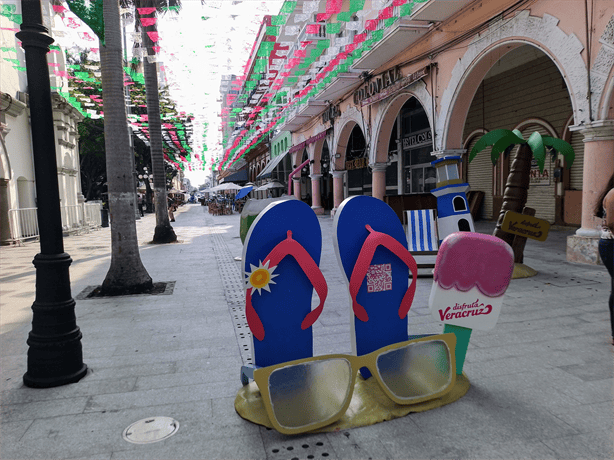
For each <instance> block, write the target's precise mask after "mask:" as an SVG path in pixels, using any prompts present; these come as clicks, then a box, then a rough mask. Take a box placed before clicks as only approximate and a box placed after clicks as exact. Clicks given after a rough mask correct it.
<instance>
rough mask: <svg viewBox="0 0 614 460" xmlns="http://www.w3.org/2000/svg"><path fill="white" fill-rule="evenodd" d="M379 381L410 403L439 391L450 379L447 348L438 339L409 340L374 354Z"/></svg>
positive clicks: (449, 357) (449, 358) (449, 360)
mask: <svg viewBox="0 0 614 460" xmlns="http://www.w3.org/2000/svg"><path fill="white" fill-rule="evenodd" d="M377 370H378V372H379V375H380V377H381V379H382V382H383V383H384V385H386V387H388V389H389V390H390V392H391V393H392V394H393V395H395V396H396V397H397V398H399V399H402V400H406V401H407V402H409V403H411V402H412V401H413V400H417V399H428V397H429V396H431V395H435V394H437V393H439V392H440V391H443V390H444V389H445V388H446V387H447V386H448V385H449V384H450V382H451V381H452V371H451V356H450V350H449V349H448V346H447V345H446V343H445V342H444V341H442V340H433V341H428V342H417V343H410V344H407V345H405V346H404V347H401V348H396V349H394V350H390V351H387V352H385V353H382V354H381V355H379V356H378V357H377Z"/></svg>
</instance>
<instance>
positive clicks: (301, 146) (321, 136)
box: [288, 131, 326, 153]
mask: <svg viewBox="0 0 614 460" xmlns="http://www.w3.org/2000/svg"><path fill="white" fill-rule="evenodd" d="M325 137H326V131H322V132H320V133H318V134H316V135H315V136H311V137H310V138H309V139H307V140H306V141H303V142H301V143H300V144H296V145H293V146H292V147H290V149H289V150H288V153H294V152H298V151H299V150H303V149H304V148H305V147H306V146H308V145H309V144H313V143H314V142H317V141H319V140H320V139H324V138H325Z"/></svg>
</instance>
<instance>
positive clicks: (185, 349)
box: [0, 205, 614, 459]
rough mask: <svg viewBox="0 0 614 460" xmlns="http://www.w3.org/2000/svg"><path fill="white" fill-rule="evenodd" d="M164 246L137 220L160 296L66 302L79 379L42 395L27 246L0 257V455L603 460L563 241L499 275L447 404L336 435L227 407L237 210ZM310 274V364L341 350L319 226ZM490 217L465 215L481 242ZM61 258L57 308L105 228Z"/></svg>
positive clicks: (584, 284) (235, 306) (584, 277)
mask: <svg viewBox="0 0 614 460" xmlns="http://www.w3.org/2000/svg"><path fill="white" fill-rule="evenodd" d="M176 219H177V220H176V222H175V223H174V228H175V231H176V233H177V236H178V238H179V240H180V241H179V243H176V244H169V245H162V246H157V245H152V244H148V241H149V240H150V239H151V237H152V236H153V228H154V225H155V219H154V216H153V215H151V214H149V215H146V216H145V217H144V218H142V219H141V220H139V221H137V228H138V231H139V241H140V250H141V257H142V259H143V263H144V265H145V267H146V268H147V270H148V271H149V273H150V275H151V276H152V278H153V279H154V281H176V283H175V287H174V291H173V293H172V294H171V295H156V296H152V295H141V296H128V297H116V298H98V299H84V300H77V307H76V313H77V321H78V325H79V327H80V328H81V330H82V332H83V341H82V343H83V353H84V361H85V362H86V363H87V365H88V367H89V372H88V374H87V376H86V377H85V378H83V379H82V380H81V381H80V382H78V383H76V384H72V385H66V386H63V387H58V388H52V389H42V390H41V389H30V388H26V387H24V386H23V385H22V381H21V378H22V375H23V373H24V372H25V370H26V352H27V345H26V338H27V334H28V332H29V330H30V321H31V310H30V306H31V304H32V302H33V300H34V286H35V284H34V283H35V277H34V268H33V265H32V263H31V261H32V259H33V257H34V255H35V254H36V253H37V252H38V251H39V246H38V243H36V242H31V243H26V244H25V245H23V246H21V247H2V248H0V281H1V284H0V360H1V361H0V458H2V459H35V458H40V459H137V458H146V459H183V458H186V459H218V458H220V459H222V458H223V459H243V458H256V459H265V458H266V459H291V458H301V459H303V458H310V459H311V458H317V459H324V458H347V459H350V458H351V459H359V458H361V459H362V458H364V459H366V458H374V459H375V458H395V459H409V458H442V459H443V458H489V459H491V458H530V459H545V458H560V459H568V458H569V459H572V458H573V459H576V458H578V459H579V458H583V459H584V458H586V459H598V458H602V459H610V458H614V450H613V441H612V428H613V426H612V425H613V423H612V422H613V413H614V411H613V401H612V400H613V383H614V375H613V374H614V372H613V369H614V359H613V358H614V354H613V347H612V345H610V344H609V343H608V338H609V319H608V311H607V304H606V301H607V296H608V294H609V291H608V289H609V279H608V276H607V272H606V270H605V268H604V267H595V266H586V265H579V264H573V263H568V262H566V261H565V239H566V237H567V235H569V234H571V233H572V231H571V230H553V231H551V234H550V236H549V237H548V240H547V241H546V242H545V243H538V242H534V241H528V243H527V247H526V251H525V263H526V264H527V265H529V266H531V267H533V268H535V269H536V270H538V272H539V274H538V275H537V276H535V277H533V278H528V279H523V280H514V281H512V283H511V285H510V287H509V289H508V291H507V295H506V298H505V302H504V307H503V311H502V313H501V316H500V318H499V322H498V324H497V326H496V328H495V329H494V330H493V331H489V332H480V331H474V333H473V335H472V339H471V343H470V347H469V351H468V354H467V361H466V364H465V372H466V374H467V376H468V377H469V380H470V381H471V388H470V390H469V392H468V393H467V395H466V396H464V397H463V398H462V399H461V400H460V401H458V402H456V403H454V404H451V405H449V406H445V407H443V408H440V409H437V410H433V411H430V412H426V413H421V414H411V415H409V416H407V417H403V418H401V419H397V420H393V421H390V422H385V423H380V424H377V425H374V426H370V427H363V428H356V429H352V430H347V431H343V432H337V433H328V434H308V435H302V436H296V437H286V436H283V435H280V434H279V433H277V432H275V431H272V430H268V429H265V428H263V427H259V426H256V425H253V424H251V423H250V422H247V421H244V420H243V419H241V418H240V417H239V416H238V415H237V414H236V413H235V411H234V406H233V403H234V396H235V395H236V392H237V391H238V390H239V388H240V381H239V368H240V365H241V364H242V363H243V362H247V361H248V360H249V347H248V345H247V344H248V343H249V336H248V334H247V331H246V328H245V321H244V316H243V314H242V308H241V305H242V303H241V302H242V301H241V277H240V263H239V262H237V261H235V259H234V258H235V257H240V256H241V252H242V245H241V240H240V238H239V231H238V228H239V216H238V215H237V214H235V215H231V216H216V217H213V216H210V215H209V214H207V213H206V208H204V207H201V206H197V205H189V206H184V207H182V208H180V210H179V211H178V212H177V213H176ZM319 220H320V224H321V227H322V232H323V236H324V238H323V240H324V241H323V254H322V262H321V268H322V272H323V274H324V276H325V278H326V280H327V282H328V285H329V296H328V299H327V302H326V305H325V308H324V312H323V313H322V315H321V317H320V319H319V320H318V321H317V323H316V324H315V325H314V328H313V332H314V336H316V338H315V340H314V348H315V350H314V351H315V353H316V354H324V353H331V352H336V353H340V352H349V350H350V345H349V321H350V316H349V298H348V294H347V291H346V287H345V281H344V278H343V276H342V274H341V270H340V269H339V267H338V266H337V261H336V257H335V255H334V251H333V246H332V239H331V236H332V220H331V219H330V217H327V216H322V217H320V218H319ZM492 227H493V224H492V223H490V222H478V223H477V224H476V228H477V230H478V231H481V232H485V233H490V232H491V231H492ZM64 244H65V249H66V252H68V253H69V254H70V255H71V257H72V258H73V264H72V266H71V282H72V292H73V297H77V296H78V294H79V293H81V292H82V291H84V290H85V289H86V288H87V287H88V286H93V285H98V284H100V283H101V282H102V280H103V279H104V276H105V274H106V271H107V270H108V266H109V263H110V255H109V251H110V233H109V229H108V228H107V229H98V230H95V231H92V232H91V233H86V234H81V235H76V236H70V237H67V238H65V240H64ZM431 282H432V280H431V279H429V278H419V280H418V283H419V284H418V289H417V293H416V299H415V301H414V304H413V306H412V309H411V311H410V326H409V329H410V333H415V334H418V333H430V332H440V331H441V329H442V326H441V324H438V323H437V322H435V321H434V320H433V319H432V317H431V316H430V315H429V313H428V309H427V299H428V295H429V292H430V285H431ZM157 415H163V416H169V417H173V418H175V419H176V420H178V421H179V423H180V428H179V430H178V432H177V434H175V435H174V436H172V437H170V438H168V439H166V440H164V441H161V442H158V443H154V444H147V445H135V444H130V443H128V442H126V441H124V440H123V439H122V432H123V430H124V429H125V428H126V427H127V426H128V425H130V424H131V423H133V422H135V421H137V420H140V419H143V418H146V417H150V416H157Z"/></svg>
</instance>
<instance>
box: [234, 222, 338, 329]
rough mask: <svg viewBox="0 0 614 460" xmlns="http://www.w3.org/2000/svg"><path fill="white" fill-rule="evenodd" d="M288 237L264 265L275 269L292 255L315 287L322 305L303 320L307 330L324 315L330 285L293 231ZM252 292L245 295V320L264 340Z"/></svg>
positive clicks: (302, 326)
mask: <svg viewBox="0 0 614 460" xmlns="http://www.w3.org/2000/svg"><path fill="white" fill-rule="evenodd" d="M287 235H288V236H287V238H286V239H285V240H283V241H281V242H280V243H279V244H277V245H276V246H275V247H274V248H273V249H272V250H271V252H270V253H269V254H268V255H267V256H266V257H265V259H264V262H263V263H264V264H266V263H267V261H268V262H269V264H268V266H269V267H274V266H276V265H278V264H279V262H281V261H282V259H283V258H284V257H286V256H288V255H290V256H292V257H294V259H295V260H296V261H297V262H298V264H299V266H300V267H301V269H302V270H303V272H304V273H305V274H306V275H307V278H308V279H309V281H310V282H311V284H312V285H313V287H314V289H315V290H316V293H317V294H318V297H319V298H320V304H319V305H318V307H317V308H315V309H314V310H312V311H310V312H309V313H308V314H307V316H305V318H304V319H303V322H302V323H301V329H303V330H305V329H307V328H308V327H311V326H312V325H313V323H315V322H316V320H317V319H318V317H319V316H320V314H321V313H322V309H323V308H324V301H325V300H326V296H327V295H328V285H327V284H326V280H325V279H324V275H322V272H321V271H320V267H318V265H317V264H316V263H315V261H314V260H313V258H312V257H311V256H310V255H309V253H308V252H307V250H306V249H305V248H304V247H303V246H302V245H301V244H300V243H299V242H298V241H296V240H293V239H292V230H288V233H287ZM252 290H253V289H252V288H250V289H248V290H247V292H246V293H245V318H246V319H247V324H248V325H249V328H250V330H251V331H252V334H254V337H256V338H257V339H258V340H263V339H264V335H265V332H264V326H263V325H262V321H261V320H260V317H259V316H258V313H256V310H255V309H254V307H253V305H252Z"/></svg>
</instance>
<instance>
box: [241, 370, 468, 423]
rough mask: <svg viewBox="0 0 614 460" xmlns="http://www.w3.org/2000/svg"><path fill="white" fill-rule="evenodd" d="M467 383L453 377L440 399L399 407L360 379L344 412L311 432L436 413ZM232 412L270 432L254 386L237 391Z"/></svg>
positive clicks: (374, 385)
mask: <svg viewBox="0 0 614 460" xmlns="http://www.w3.org/2000/svg"><path fill="white" fill-rule="evenodd" d="M469 386H470V383H469V379H468V378H467V376H466V375H465V374H462V375H457V376H456V382H455V384H454V387H452V390H451V391H450V392H449V393H447V394H446V395H444V396H442V397H441V398H437V399H433V400H430V401H425V402H423V403H419V404H414V405H409V406H402V405H400V404H396V403H395V402H394V401H392V400H390V399H389V398H388V397H387V396H386V395H385V394H384V392H383V391H382V389H381V388H380V386H379V384H378V383H377V381H376V380H375V379H374V378H370V379H369V380H364V379H363V378H362V377H361V376H360V375H359V376H358V378H357V379H356V384H355V385H354V394H353V395H352V401H351V402H350V407H348V410H347V412H346V413H345V414H344V415H343V417H341V419H340V420H338V421H337V422H336V423H333V424H332V425H328V426H325V427H324V428H320V429H319V430H314V431H313V432H315V433H317V432H320V433H321V432H330V431H339V430H345V429H347V428H356V427H360V426H369V425H374V424H376V423H380V422H385V421H387V420H392V419H395V418H399V417H404V416H406V415H407V414H410V413H412V412H424V411H427V410H431V409H436V408H438V407H441V406H445V405H446V404H450V403H453V402H454V401H457V400H459V399H460V398H462V397H463V396H464V395H465V394H466V393H467V391H469ZM235 410H236V411H237V413H238V414H239V415H240V416H241V417H243V418H244V419H245V420H249V421H250V422H253V423H256V424H258V425H263V426H266V427H269V428H273V425H272V424H271V422H270V421H269V417H268V415H267V413H266V409H265V408H264V404H263V402H262V397H261V396H260V390H258V386H257V385H256V383H255V382H251V383H250V384H249V385H246V386H244V387H243V388H241V389H240V390H239V393H238V394H237V397H236V399H235Z"/></svg>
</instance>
